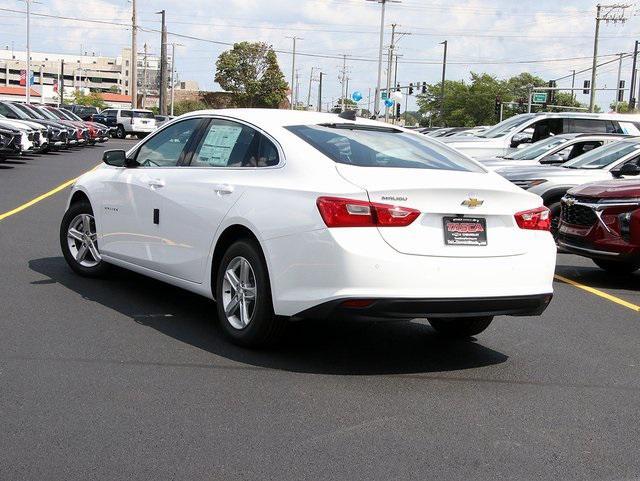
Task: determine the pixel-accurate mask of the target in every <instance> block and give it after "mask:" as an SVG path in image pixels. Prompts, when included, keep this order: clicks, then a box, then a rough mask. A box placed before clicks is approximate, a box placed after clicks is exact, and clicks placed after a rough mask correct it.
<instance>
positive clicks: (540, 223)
mask: <svg viewBox="0 0 640 481" xmlns="http://www.w3.org/2000/svg"><path fill="white" fill-rule="evenodd" d="M514 217H515V219H516V223H517V224H518V227H520V228H521V229H529V230H547V231H548V230H550V229H551V214H550V211H549V209H547V208H546V207H544V206H543V207H538V208H536V209H530V210H523V211H522V212H516V214H515V215H514Z"/></svg>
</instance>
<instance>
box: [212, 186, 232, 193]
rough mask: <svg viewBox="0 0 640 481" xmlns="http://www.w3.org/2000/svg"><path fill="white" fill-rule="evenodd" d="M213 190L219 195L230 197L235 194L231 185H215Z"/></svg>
mask: <svg viewBox="0 0 640 481" xmlns="http://www.w3.org/2000/svg"><path fill="white" fill-rule="evenodd" d="M213 190H214V191H215V192H216V194H218V195H228V194H231V193H233V186H232V185H229V184H213Z"/></svg>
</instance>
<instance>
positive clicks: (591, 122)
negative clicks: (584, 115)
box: [571, 119, 607, 134]
mask: <svg viewBox="0 0 640 481" xmlns="http://www.w3.org/2000/svg"><path fill="white" fill-rule="evenodd" d="M571 132H575V133H581V134H590V133H597V134H604V133H605V132H607V121H606V120H599V119H571Z"/></svg>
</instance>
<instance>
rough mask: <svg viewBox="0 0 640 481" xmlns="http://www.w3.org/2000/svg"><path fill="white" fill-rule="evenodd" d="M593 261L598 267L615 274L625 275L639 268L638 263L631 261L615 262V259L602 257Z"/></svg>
mask: <svg viewBox="0 0 640 481" xmlns="http://www.w3.org/2000/svg"><path fill="white" fill-rule="evenodd" d="M593 262H594V263H595V264H596V265H597V266H598V267H599V268H600V269H604V270H605V271H607V272H609V273H611V274H615V275H617V276H626V275H629V274H633V273H634V272H635V271H637V270H638V269H640V264H633V263H630V262H629V263H625V262H617V261H608V260H604V259H593Z"/></svg>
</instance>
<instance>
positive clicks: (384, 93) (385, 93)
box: [382, 92, 387, 100]
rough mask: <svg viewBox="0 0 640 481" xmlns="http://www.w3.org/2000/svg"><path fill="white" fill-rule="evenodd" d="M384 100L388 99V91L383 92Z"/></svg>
mask: <svg viewBox="0 0 640 481" xmlns="http://www.w3.org/2000/svg"><path fill="white" fill-rule="evenodd" d="M382 100H387V92H382Z"/></svg>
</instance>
